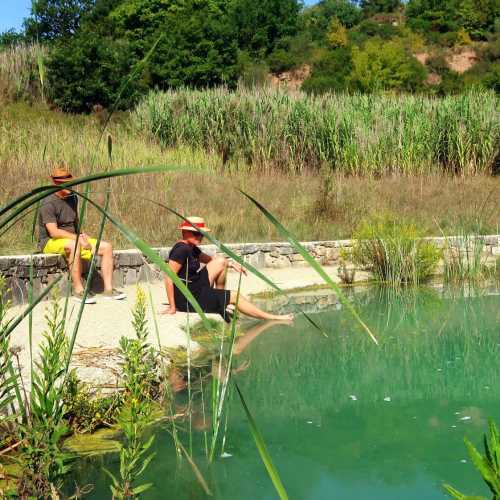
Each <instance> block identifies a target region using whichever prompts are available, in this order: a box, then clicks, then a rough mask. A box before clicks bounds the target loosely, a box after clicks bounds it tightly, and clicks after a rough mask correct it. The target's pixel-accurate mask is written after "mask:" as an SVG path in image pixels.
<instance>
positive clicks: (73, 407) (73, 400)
mask: <svg viewBox="0 0 500 500" xmlns="http://www.w3.org/2000/svg"><path fill="white" fill-rule="evenodd" d="M121 405H122V396H121V394H120V393H114V394H111V395H109V396H100V395H99V394H95V393H94V392H93V391H92V390H91V389H90V388H89V386H88V385H87V384H85V383H83V382H81V381H80V380H79V379H78V376H77V374H76V371H75V370H71V372H70V373H69V375H68V378H67V380H66V385H65V388H64V408H65V414H64V418H65V419H66V420H67V421H68V425H69V427H70V428H71V430H72V431H73V432H75V433H90V432H94V431H95V430H97V429H98V428H100V427H109V426H111V425H113V424H115V423H116V421H117V417H118V414H119V412H120V408H121Z"/></svg>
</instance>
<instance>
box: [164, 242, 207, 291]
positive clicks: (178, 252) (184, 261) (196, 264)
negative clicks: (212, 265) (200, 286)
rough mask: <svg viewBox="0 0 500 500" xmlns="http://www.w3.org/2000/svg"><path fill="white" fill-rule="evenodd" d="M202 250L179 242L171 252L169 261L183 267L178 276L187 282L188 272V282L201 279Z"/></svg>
mask: <svg viewBox="0 0 500 500" xmlns="http://www.w3.org/2000/svg"><path fill="white" fill-rule="evenodd" d="M200 254H201V250H200V249H199V248H198V247H197V246H192V245H188V244H187V243H184V242H183V241H178V242H177V243H176V244H175V245H174V246H173V247H172V250H170V253H169V255H168V260H174V261H175V262H177V263H179V264H181V265H182V267H181V269H180V271H179V273H178V276H179V278H181V279H182V280H184V281H186V270H187V280H188V282H192V281H196V280H197V279H198V277H199V273H198V271H199V269H200V259H199V257H200Z"/></svg>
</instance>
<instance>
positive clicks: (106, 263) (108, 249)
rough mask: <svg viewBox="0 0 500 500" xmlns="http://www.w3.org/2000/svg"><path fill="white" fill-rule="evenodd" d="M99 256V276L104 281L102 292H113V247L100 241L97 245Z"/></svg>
mask: <svg viewBox="0 0 500 500" xmlns="http://www.w3.org/2000/svg"><path fill="white" fill-rule="evenodd" d="M99 255H100V257H101V275H102V280H103V281H104V291H105V292H111V291H112V290H113V247H112V246H111V243H108V242H107V241H101V243H100V245H99Z"/></svg>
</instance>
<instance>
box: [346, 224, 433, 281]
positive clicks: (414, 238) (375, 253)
mask: <svg viewBox="0 0 500 500" xmlns="http://www.w3.org/2000/svg"><path fill="white" fill-rule="evenodd" d="M353 238H354V240H355V241H354V243H353V247H352V251H351V259H352V261H353V262H354V263H355V264H357V265H359V266H361V267H363V268H364V269H366V270H368V271H370V272H372V273H373V276H374V277H375V279H376V280H378V281H380V282H382V283H388V284H390V285H392V286H399V285H401V284H408V285H418V284H420V283H422V282H424V281H425V280H427V279H428V278H430V276H431V275H432V273H433V272H434V270H435V268H436V266H437V264H438V262H439V260H440V258H441V251H440V250H439V249H438V248H437V247H436V245H435V244H434V243H432V242H431V241H427V240H425V239H422V234H421V232H420V231H419V229H418V228H417V227H416V226H415V225H414V224H412V223H409V222H406V221H404V220H402V219H401V218H396V217H392V216H380V217H375V218H372V219H366V220H364V221H362V222H361V224H360V226H359V227H358V229H357V230H356V232H355V233H354V235H353Z"/></svg>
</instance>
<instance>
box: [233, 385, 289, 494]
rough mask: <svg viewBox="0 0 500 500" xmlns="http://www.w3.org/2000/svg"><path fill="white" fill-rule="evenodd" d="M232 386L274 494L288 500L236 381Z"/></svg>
mask: <svg viewBox="0 0 500 500" xmlns="http://www.w3.org/2000/svg"><path fill="white" fill-rule="evenodd" d="M234 385H235V387H236V391H237V392H238V395H239V397H240V401H241V404H242V406H243V409H244V410H245V414H246V416H247V420H248V424H249V426H250V432H251V433H252V436H253V438H254V441H255V444H256V445H257V449H258V451H259V454H260V458H261V459H262V461H263V462H264V465H265V467H266V469H267V473H268V474H269V477H270V478H271V481H272V482H273V485H274V488H275V489H276V492H277V493H278V495H279V497H280V498H281V500H288V495H287V493H286V491H285V487H284V486H283V483H282V481H281V479H280V476H279V474H278V471H277V470H276V467H275V466H274V464H273V461H272V459H271V456H270V455H269V452H268V451H267V447H266V444H265V442H264V438H263V437H262V434H261V433H260V431H259V429H258V427H257V424H256V422H255V420H254V418H253V416H252V414H251V413H250V410H249V409H248V406H247V404H246V402H245V399H244V398H243V394H242V393H241V391H240V388H239V387H238V384H237V383H236V381H235V382H234Z"/></svg>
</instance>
